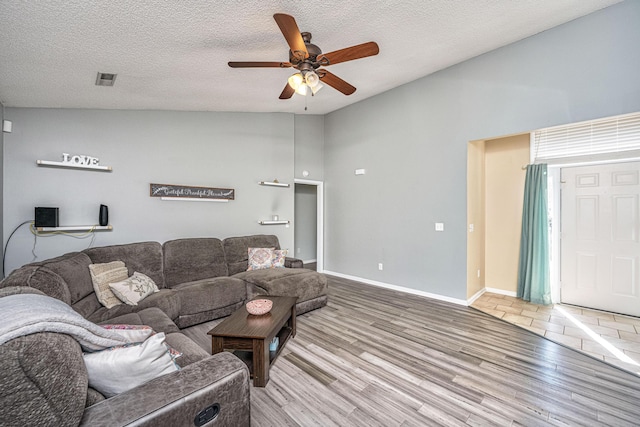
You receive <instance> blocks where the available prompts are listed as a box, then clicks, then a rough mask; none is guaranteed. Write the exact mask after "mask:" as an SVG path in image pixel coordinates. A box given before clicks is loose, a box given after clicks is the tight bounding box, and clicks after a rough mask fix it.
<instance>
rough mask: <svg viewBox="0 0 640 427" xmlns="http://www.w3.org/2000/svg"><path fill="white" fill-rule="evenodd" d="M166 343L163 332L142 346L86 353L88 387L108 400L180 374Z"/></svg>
mask: <svg viewBox="0 0 640 427" xmlns="http://www.w3.org/2000/svg"><path fill="white" fill-rule="evenodd" d="M164 340H165V336H164V332H160V333H158V334H155V335H152V336H150V337H149V338H148V339H147V340H146V341H144V342H143V343H137V344H129V345H126V346H121V347H112V348H109V349H106V350H102V351H97V352H95V353H85V354H83V357H84V363H85V366H86V367H87V374H88V377H89V387H92V388H94V389H96V390H98V391H99V392H100V393H102V394H103V395H104V396H105V397H107V398H109V397H112V396H115V395H116V394H120V393H123V392H125V391H127V390H131V389H132V388H134V387H137V386H139V385H142V384H144V383H146V382H149V381H151V380H152V379H154V378H157V377H159V376H161V375H165V374H170V373H172V372H176V371H179V370H180V367H179V366H178V365H177V364H176V363H175V362H174V360H173V358H172V357H171V354H170V353H169V349H168V346H167V345H166V344H165V342H164Z"/></svg>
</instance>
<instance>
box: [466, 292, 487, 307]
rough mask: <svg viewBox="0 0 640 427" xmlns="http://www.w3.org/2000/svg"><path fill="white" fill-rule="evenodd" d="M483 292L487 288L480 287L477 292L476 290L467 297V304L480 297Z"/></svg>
mask: <svg viewBox="0 0 640 427" xmlns="http://www.w3.org/2000/svg"><path fill="white" fill-rule="evenodd" d="M485 292H487V288H482V289H480V290H479V291H478V292H476V293H475V294H474V295H473V296H472V297H471V298H469V299H467V305H471V304H473V303H474V302H475V300H477V299H478V298H480V297H481V296H482V295H483V294H484V293H485Z"/></svg>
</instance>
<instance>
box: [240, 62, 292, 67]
mask: <svg viewBox="0 0 640 427" xmlns="http://www.w3.org/2000/svg"><path fill="white" fill-rule="evenodd" d="M229 67H231V68H289V67H291V63H290V62H259V61H253V62H233V61H229Z"/></svg>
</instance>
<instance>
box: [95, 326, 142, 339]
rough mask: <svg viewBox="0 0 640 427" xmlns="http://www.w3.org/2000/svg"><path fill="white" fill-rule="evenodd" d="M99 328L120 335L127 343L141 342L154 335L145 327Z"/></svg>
mask: <svg viewBox="0 0 640 427" xmlns="http://www.w3.org/2000/svg"><path fill="white" fill-rule="evenodd" d="M100 326H101V327H103V328H105V329H107V330H109V331H112V332H115V333H117V334H118V335H121V336H122V337H123V338H125V339H126V340H127V341H128V342H131V343H134V342H143V341H144V340H146V339H147V338H149V337H150V336H151V335H153V334H154V332H153V329H151V326H147V325H100Z"/></svg>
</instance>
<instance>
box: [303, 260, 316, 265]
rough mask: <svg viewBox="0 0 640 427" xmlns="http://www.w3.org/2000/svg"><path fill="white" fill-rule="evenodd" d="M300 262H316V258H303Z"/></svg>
mask: <svg viewBox="0 0 640 427" xmlns="http://www.w3.org/2000/svg"><path fill="white" fill-rule="evenodd" d="M302 262H303V263H304V264H311V263H312V262H318V260H317V259H303V260H302Z"/></svg>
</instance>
